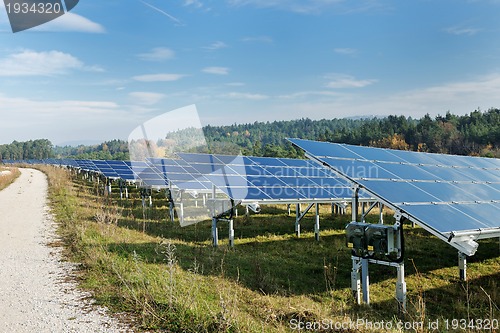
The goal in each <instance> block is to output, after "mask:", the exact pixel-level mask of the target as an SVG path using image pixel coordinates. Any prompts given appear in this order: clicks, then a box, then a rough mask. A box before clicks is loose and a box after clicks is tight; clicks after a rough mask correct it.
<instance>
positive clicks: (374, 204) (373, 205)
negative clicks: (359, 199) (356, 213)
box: [361, 201, 378, 222]
mask: <svg viewBox="0 0 500 333" xmlns="http://www.w3.org/2000/svg"><path fill="white" fill-rule="evenodd" d="M362 205H363V209H362V212H363V213H362V215H361V222H365V217H366V215H368V214H369V213H370V212H371V211H372V209H373V208H375V206H377V205H378V201H374V202H373V203H372V204H371V205H370V207H368V210H366V209H365V203H364V202H363V203H362Z"/></svg>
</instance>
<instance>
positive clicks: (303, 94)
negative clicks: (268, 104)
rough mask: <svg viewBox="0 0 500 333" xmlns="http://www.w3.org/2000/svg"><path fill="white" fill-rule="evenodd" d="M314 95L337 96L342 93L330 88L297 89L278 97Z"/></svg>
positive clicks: (306, 96)
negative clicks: (297, 90) (316, 89)
mask: <svg viewBox="0 0 500 333" xmlns="http://www.w3.org/2000/svg"><path fill="white" fill-rule="evenodd" d="M314 96H323V97H339V96H343V95H342V94H340V93H338V92H334V91H330V90H318V91H314V90H312V91H299V92H295V93H291V94H286V95H280V96H278V97H279V98H282V99H300V98H310V97H314Z"/></svg>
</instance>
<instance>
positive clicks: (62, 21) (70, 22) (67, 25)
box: [31, 12, 106, 33]
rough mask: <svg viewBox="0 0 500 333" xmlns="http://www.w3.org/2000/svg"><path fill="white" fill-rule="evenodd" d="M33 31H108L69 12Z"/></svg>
mask: <svg viewBox="0 0 500 333" xmlns="http://www.w3.org/2000/svg"><path fill="white" fill-rule="evenodd" d="M31 31H56V32H57V31H71V32H88V33H104V32H106V29H104V27H103V26H102V25H100V24H99V23H96V22H93V21H91V20H89V19H87V18H85V17H83V16H80V15H78V14H74V13H72V12H68V13H66V14H64V15H61V16H59V17H58V18H56V19H54V20H52V21H49V22H47V23H45V24H42V25H39V26H38V27H35V28H33V29H31Z"/></svg>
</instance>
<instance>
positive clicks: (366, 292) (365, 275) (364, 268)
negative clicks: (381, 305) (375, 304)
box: [361, 258, 370, 305]
mask: <svg viewBox="0 0 500 333" xmlns="http://www.w3.org/2000/svg"><path fill="white" fill-rule="evenodd" d="M361 289H362V290H363V302H364V303H365V304H367V305H369V304H370V273H369V272H368V259H366V258H363V259H361Z"/></svg>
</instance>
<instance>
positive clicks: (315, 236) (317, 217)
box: [314, 203, 319, 242]
mask: <svg viewBox="0 0 500 333" xmlns="http://www.w3.org/2000/svg"><path fill="white" fill-rule="evenodd" d="M314 238H316V241H318V242H319V204H318V203H316V220H315V223H314Z"/></svg>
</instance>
